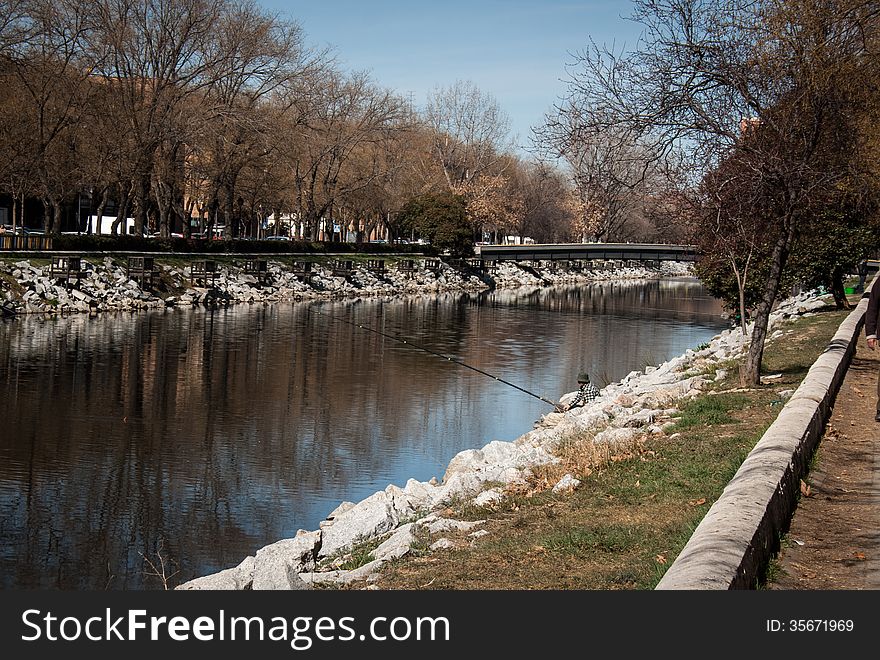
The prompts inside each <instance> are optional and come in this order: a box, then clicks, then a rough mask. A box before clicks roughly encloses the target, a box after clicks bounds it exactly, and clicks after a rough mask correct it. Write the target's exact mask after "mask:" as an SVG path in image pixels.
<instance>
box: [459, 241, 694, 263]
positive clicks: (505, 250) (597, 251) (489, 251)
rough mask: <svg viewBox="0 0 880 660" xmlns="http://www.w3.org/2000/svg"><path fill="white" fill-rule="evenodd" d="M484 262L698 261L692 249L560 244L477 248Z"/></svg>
mask: <svg viewBox="0 0 880 660" xmlns="http://www.w3.org/2000/svg"><path fill="white" fill-rule="evenodd" d="M475 249H476V254H477V256H478V257H479V258H480V259H481V260H483V261H555V260H566V261H568V260H586V259H590V260H592V259H603V260H610V261H696V259H697V249H696V247H694V246H692V245H665V244H651V243H557V244H535V243H532V244H527V245H477V246H476V248H475Z"/></svg>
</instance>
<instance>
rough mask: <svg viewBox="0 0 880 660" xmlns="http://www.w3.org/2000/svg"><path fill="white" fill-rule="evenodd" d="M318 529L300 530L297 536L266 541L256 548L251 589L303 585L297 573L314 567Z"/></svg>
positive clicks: (319, 544) (290, 587)
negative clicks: (273, 541) (272, 541)
mask: <svg viewBox="0 0 880 660" xmlns="http://www.w3.org/2000/svg"><path fill="white" fill-rule="evenodd" d="M320 547H321V532H320V531H317V532H306V531H303V530H300V531H299V532H297V535H296V537H294V538H292V539H284V540H283V541H278V542H276V543H272V544H271V545H267V546H266V547H264V548H261V549H260V550H258V551H257V556H256V558H255V566H254V582H253V589H254V591H259V590H285V589H303V588H305V585H304V583H303V581H302V580H301V579H300V578H299V574H300V573H305V572H308V571H311V570H314V568H315V563H316V561H317V555H318V550H319V549H320Z"/></svg>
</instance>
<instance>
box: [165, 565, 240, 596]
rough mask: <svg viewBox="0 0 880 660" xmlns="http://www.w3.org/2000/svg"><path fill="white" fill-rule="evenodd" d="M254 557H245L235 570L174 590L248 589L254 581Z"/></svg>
mask: <svg viewBox="0 0 880 660" xmlns="http://www.w3.org/2000/svg"><path fill="white" fill-rule="evenodd" d="M254 562H255V559H254V557H247V558H245V560H244V561H243V562H241V563H240V564H239V565H238V566H236V567H235V568H227V569H226V570H225V571H220V572H219V573H214V574H212V575H205V576H204V577H199V578H196V579H195V580H190V581H189V582H184V583H183V584H181V585H179V586H177V587H176V588H175V590H180V591H220V590H226V591H229V590H234V591H243V590H246V589H250V588H251V585H252V584H253V581H254Z"/></svg>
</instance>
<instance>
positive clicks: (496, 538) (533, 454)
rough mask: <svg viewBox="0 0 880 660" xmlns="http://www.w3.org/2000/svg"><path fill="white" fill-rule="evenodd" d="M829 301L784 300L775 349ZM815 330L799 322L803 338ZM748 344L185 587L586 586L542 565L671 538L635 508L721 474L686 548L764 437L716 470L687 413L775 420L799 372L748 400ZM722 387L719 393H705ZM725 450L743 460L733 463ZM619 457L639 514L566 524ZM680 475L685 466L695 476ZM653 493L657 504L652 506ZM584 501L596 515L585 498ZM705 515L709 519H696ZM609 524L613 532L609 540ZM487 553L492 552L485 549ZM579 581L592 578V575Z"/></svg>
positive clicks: (738, 338)
mask: <svg viewBox="0 0 880 660" xmlns="http://www.w3.org/2000/svg"><path fill="white" fill-rule="evenodd" d="M826 304H827V302H826V300H821V299H817V298H816V297H814V296H810V295H801V296H798V297H796V298H794V299H791V300H789V301H786V302H785V303H783V304H782V305H780V306H779V307H778V308H777V310H776V311H775V312H774V314H773V316H772V318H771V332H772V335H771V336H772V337H773V339H772V340H771V344H770V348H769V349H768V355H769V354H770V351H771V350H772V347H773V346H774V345H775V340H779V339H781V338H783V337H786V341H785V342H780V344H782V345H786V344H789V340H791V339H792V337H791V335H792V334H793V333H794V332H795V331H794V330H793V329H790V328H785V329H783V328H782V327H781V324H782V323H783V322H784V321H786V320H787V319H790V318H792V317H796V316H806V315H814V314H815V312H816V311H817V310H820V309H824V308H825V307H826ZM823 316H824V315H823ZM810 318H812V317H811V316H807V319H810ZM805 320H806V319H805ZM801 322H803V321H801ZM803 334H805V333H803V332H801V331H798V333H797V334H796V335H795V336H796V337H800V336H801V335H803ZM806 334H809V333H806ZM819 343H821V341H819ZM745 345H746V341H745V339H744V338H743V336H742V335H741V334H740V333H739V332H738V331H733V332H731V331H725V332H723V333H721V334H720V335H717V336H716V337H715V338H713V339H712V340H711V341H710V342H708V343H707V344H706V345H704V346H701V347H699V348H698V349H697V350H689V351H687V352H686V353H685V354H684V355H682V356H680V357H677V358H675V359H673V360H670V361H668V362H666V363H664V364H662V365H659V366H657V367H648V368H646V369H645V371H643V372H632V373H630V374H629V375H628V376H627V377H626V378H624V379H623V380H622V381H620V382H619V383H614V384H611V385H609V386H608V387H606V388H604V390H603V391H602V396H601V397H600V399H598V400H597V401H596V402H594V403H593V404H592V405H589V406H587V407H584V408H578V409H575V410H573V411H570V412H569V413H565V414H560V413H550V414H548V415H546V416H545V417H543V418H542V419H541V420H540V421H539V423H537V424H536V427H535V428H534V429H533V430H532V431H530V432H528V433H526V434H524V435H523V436H521V437H520V438H518V439H517V440H515V441H514V442H491V443H489V444H488V445H486V446H484V447H482V448H481V449H479V450H476V449H474V450H467V451H463V452H460V453H459V454H458V455H457V456H456V457H455V458H453V460H452V461H451V462H450V463H449V466H448V468H447V470H446V474H445V475H444V478H443V479H442V480H440V481H438V480H436V479H435V480H431V481H430V482H418V481H415V480H410V481H409V482H407V484H406V485H405V487H404V488H398V487H396V486H389V487H387V488H386V489H385V490H384V491H379V492H377V493H374V494H373V495H372V496H370V497H368V498H366V499H365V500H362V501H361V502H359V503H351V502H344V503H342V504H341V505H340V506H339V507H338V508H337V509H336V510H334V511H333V512H331V513H330V514H329V515H328V516H327V518H326V520H325V521H323V522H322V523H321V525H320V526H319V529H317V530H312V531H307V530H301V531H300V532H299V533H298V534H297V536H296V537H295V538H293V539H286V540H282V541H279V542H277V543H275V544H272V545H269V546H266V547H265V548H262V549H261V550H259V551H258V552H257V553H256V554H255V556H252V557H248V558H246V559H245V560H244V561H243V562H242V563H241V564H240V565H239V566H237V567H234V568H231V569H228V570H226V571H222V572H220V573H218V574H214V575H211V576H205V577H202V578H197V579H195V580H192V581H190V582H188V583H185V584H183V585H181V586H180V587H178V588H181V589H217V588H222V589H249V588H252V589H266V588H270V589H278V588H281V589H288V588H306V587H308V586H312V587H326V586H335V587H339V586H341V585H362V584H365V583H367V582H375V583H377V585H378V586H379V587H384V588H427V587H431V588H522V587H523V586H537V587H538V588H560V587H571V586H576V585H573V583H572V581H571V579H570V577H569V578H566V579H562V580H561V581H559V582H555V583H554V582H553V581H550V582H545V581H541V582H539V583H538V584H537V585H533V583H532V582H530V580H532V578H529V577H528V576H529V575H532V574H533V573H534V571H535V570H536V567H539V566H540V567H542V568H543V569H548V568H549V569H551V570H556V572H557V574H558V576H560V577H561V576H565V575H568V576H571V575H573V574H571V573H570V572H569V571H565V570H563V571H562V572H561V573H560V572H559V571H560V567H564V566H566V565H569V564H571V561H572V557H571V556H567V555H566V552H568V551H571V553H574V555H575V556H577V557H578V558H579V559H583V561H584V562H588V563H589V562H591V561H592V559H591V556H592V555H594V554H595V552H591V548H592V549H595V548H596V546H597V544H598V546H600V547H608V548H612V549H614V548H618V549H619V546H620V544H621V543H625V542H626V541H627V539H629V540H635V542H636V543H637V544H639V545H640V546H644V545H648V544H649V542H648V540H647V539H654V540H657V541H659V542H660V543H663V542H664V540H666V539H667V536H666V535H665V534H657V533H655V532H656V530H654V533H648V532H650V521H651V519H652V518H654V517H656V515H657V513H656V512H654V513H650V514H649V516H648V517H647V518H646V519H645V520H641V519H639V520H636V519H633V518H632V517H633V516H637V514H638V513H639V512H641V513H648V512H649V511H650V507H645V508H639V507H642V506H643V505H645V504H647V503H651V500H653V499H656V504H660V505H662V507H663V508H664V510H666V509H669V508H670V507H671V506H672V505H671V503H670V502H669V501H667V500H668V498H670V497H673V495H674V497H675V498H680V497H681V496H682V492H683V491H687V490H688V487H689V485H690V483H689V482H690V481H691V480H692V479H691V477H690V476H689V475H688V474H687V471H688V470H689V469H695V470H702V471H708V472H710V473H711V474H712V475H713V479H714V485H713V486H712V487H711V488H708V490H705V492H702V495H696V496H693V497H690V498H689V499H688V500H686V501H685V502H681V501H680V500H678V499H677V500H676V502H677V504H678V509H683V511H684V512H685V513H686V514H687V517H688V519H687V521H686V522H685V526H684V530H685V531H684V532H682V531H681V530H679V532H678V536H679V537H683V538H682V539H680V543H681V545H683V543H684V541H686V540H687V536H688V532H689V530H690V529H692V528H693V525H695V524H696V521H698V520H699V518H700V517H702V515H703V514H704V513H705V510H706V508H707V507H708V505H709V504H711V501H713V500H714V498H715V497H717V494H718V493H720V490H721V489H722V488H723V485H724V483H726V481H725V480H726V479H729V477H730V476H731V475H732V471H730V470H731V469H732V470H734V471H735V469H736V467H738V465H739V462H741V461H742V459H743V457H744V455H745V453H744V452H747V451H748V449H747V448H745V446H746V445H748V444H749V442H751V444H752V445H753V444H754V441H756V439H757V437H759V436H760V434H758V436H757V437H755V438H752V437H751V436H750V435H749V434H745V436H743V434H738V435H737V434H734V435H737V437H738V440H737V441H735V442H727V441H725V438H726V437H725V436H720V437H721V445H722V446H721V447H712V448H706V447H705V446H703V447H701V449H702V450H703V451H699V452H698V454H699V456H700V457H702V460H703V461H704V462H706V463H708V465H705V466H702V467H699V468H696V467H693V466H690V467H689V466H688V461H690V459H691V458H693V452H694V450H695V447H700V445H701V443H699V442H696V441H693V439H692V438H690V437H689V434H690V433H691V432H692V429H691V426H693V427H696V426H699V424H692V425H691V426H688V424H687V422H684V421H682V418H685V419H687V418H688V415H690V416H691V417H693V416H694V415H696V416H697V417H698V418H699V417H700V416H701V415H702V416H705V415H704V413H703V412H700V411H701V410H702V408H701V405H702V404H699V403H698V402H699V401H700V400H701V399H702V398H703V397H704V396H705V397H711V399H712V401H713V404H712V405H710V406H709V408H710V410H715V412H717V413H718V414H717V415H716V416H715V417H712V416H711V415H710V417H712V418H713V419H716V418H717V419H721V420H727V419H728V417H727V415H728V413H729V412H730V411H733V410H753V411H760V412H761V413H762V414H763V413H766V414H767V415H772V414H774V413H775V412H777V411H778V407H777V406H778V405H779V404H780V403H781V402H782V401H783V400H784V398H785V397H786V396H787V395H790V393H791V391H793V388H792V387H791V385H792V384H793V383H790V382H789V380H790V379H789V378H788V375H787V374H780V376H779V378H778V379H773V378H771V379H768V381H767V382H768V385H767V387H766V388H764V389H762V390H761V392H760V397H763V398H762V400H761V401H758V400H755V401H753V402H752V404H749V403H748V402H749V401H750V399H749V398H748V397H749V393H748V392H745V393H743V392H737V391H736V390H737V388H732V387H731V386H730V385H731V382H732V380H733V378H734V376H733V371H734V369H733V367H734V365H735V362H736V360H737V359H738V358H739V357H741V355H742V353H743V350H744V348H745ZM823 345H824V344H823ZM816 350H817V351H820V350H821V349H820V348H818V349H816ZM806 355H808V352H807V351H805V350H804V347H803V346H800V348H799V351H798V352H797V353H796V356H797V359H802V358H803V357H804V356H806ZM768 364H771V362H768ZM808 366H809V365H806V367H808ZM806 367H805V368H806ZM771 368H772V367H771ZM804 373H805V371H804ZM731 390H734V391H733V392H731ZM708 392H716V394H704V393H708ZM717 392H721V394H720V395H719V394H717ZM568 396H571V395H568ZM563 400H565V398H564V399H563ZM713 406H714V407H713ZM694 407H695V408H696V412H695V410H694ZM716 408H717V410H716ZM713 414H714V413H713ZM733 414H736V413H733ZM717 419H716V421H717ZM759 421H760V420H759ZM764 423H765V422H764V421H760V424H764ZM766 423H769V421H767V422H766ZM760 424H759V425H760ZM689 429H691V430H689ZM707 436H708V437H707V441H718V440H719V435H718V428H717V427H716V428H710V429H709V433H708V434H707ZM739 436H743V437H739ZM682 438H684V441H683V440H682ZM702 444H705V443H702ZM675 447H678V449H674V448H675ZM722 450H724V452H726V453H731V452H732V455H731V456H728V457H727V458H723V457H721V456H720V453H722ZM677 452H678V453H677ZM716 457H717V458H719V460H718V461H716V460H715V458H716ZM685 458H687V460H684V459H685ZM727 463H730V465H729V466H728V465H727ZM618 465H621V466H623V465H629V466H630V468H633V466H634V472H635V473H636V476H635V479H627V480H626V481H625V482H621V483H606V486H607V487H608V488H610V489H611V490H612V492H610V493H608V494H609V496H610V499H609V500H607V502H606V504H607V503H612V502H613V504H609V506H612V507H619V508H618V513H619V514H620V515H622V516H630V518H631V519H630V520H629V522H619V521H618V522H615V523H609V524H608V526H607V528H603V529H604V532H602V531H601V530H600V531H599V532H597V531H596V530H595V529H593V530H591V529H589V527H588V528H585V529H584V528H580V527H578V526H577V525H574V524H573V523H568V522H566V520H567V518H566V517H563V518H561V519H559V520H558V521H557V522H558V523H560V524H556V522H552V521H554V520H557V516H558V514H560V513H563V512H564V510H565V509H566V508H569V507H574V505H573V504H572V503H573V502H575V501H577V500H580V499H584V500H587V501H589V502H590V506H589V507H588V509H587V510H588V515H587V518H588V519H589V518H590V517H591V516H592V517H595V516H596V515H597V511H596V509H595V506H596V502H593V501H591V500H592V498H591V494H595V493H596V492H597V491H595V490H594V488H593V487H594V485H595V483H593V482H594V481H596V480H601V479H602V478H603V476H604V475H606V474H607V472H608V470H607V468H608V466H618ZM645 465H650V467H651V468H652V469H653V470H656V471H657V472H658V473H659V474H663V475H667V476H668V475H669V474H670V473H671V474H672V475H673V476H672V477H671V479H672V482H673V483H672V484H667V486H668V487H669V488H671V489H672V490H673V491H674V493H673V494H669V493H665V494H662V496H661V495H660V494H658V492H653V493H652V492H650V491H651V489H652V486H651V480H650V478H649V477H648V476H647V473H646V475H645V476H641V475H640V471H641V470H643V469H644V466H645ZM670 468H674V470H670ZM649 471H650V470H649ZM680 471H684V473H685V474H684V476H682V474H681V472H680ZM630 476H631V475H630ZM591 480H592V481H591ZM633 481H634V482H635V483H632V482H633ZM588 482H589V483H588ZM680 482H684V483H680ZM585 484H587V485H586V486H585ZM703 485H704V484H703V482H702V481H699V482H697V483H695V484H694V487H696V488H697V489H698V490H700V491H703V490H704V489H703ZM642 488H644V490H642ZM621 489H623V491H624V492H621ZM713 489H714V490H717V491H718V493H714V490H713ZM572 493H574V496H572V495H571V494H572ZM614 493H616V495H615V494H614ZM643 496H644V497H646V498H647V500H645V501H643V499H642V498H643ZM532 507H537V508H536V509H535V510H534V512H535V515H536V516H537V517H538V519H540V520H541V521H543V523H544V524H548V525H549V527H548V530H547V531H548V532H549V531H550V530H551V529H552V530H554V533H556V532H558V535H557V536H553V535H552V534H551V535H550V536H549V537H548V539H547V542H546V544H542V543H540V542H539V543H537V544H535V539H536V538H539V537H540V534H539V535H538V537H536V536H535V535H534V534H533V533H531V532H534V531H535V530H534V529H532V523H533V522H534V520H532V517H531V516H530V515H529V514H527V513H526V509H529V510H531V508H532ZM633 507H636V508H633ZM574 508H576V509H577V510H578V511H581V513H583V508H582V507H580V506H578V507H574ZM673 508H674V507H673ZM600 513H602V512H601V511H600ZM603 515H604V514H603ZM695 516H697V517H696V518H695V520H691V519H692V518H694V517H695ZM600 518H601V516H600ZM600 518H597V522H598V520H599V519H600ZM518 530H519V531H518ZM529 530H531V532H530V531H529ZM523 532H525V537H524V538H525V539H530V540H527V541H526V542H527V543H529V544H530V545H529V546H528V548H523V547H521V546H520V545H518V544H512V543H511V542H510V541H509V538H510V535H511V534H512V535H514V536H516V535H517V534H522V533H523ZM606 533H608V534H611V536H612V537H613V538H611V539H609V538H606V537H607V535H608V534H606ZM603 534H604V536H603ZM615 539H616V540H615ZM603 544H604V545H603ZM665 545H669V546H670V548H671V549H666V548H665V547H664V549H663V551H662V552H658V553H657V554H656V556H652V557H651V563H649V568H650V570H651V571H653V572H655V573H656V572H658V571H657V567H662V566H663V565H665V563H666V562H669V561H671V559H672V558H674V553H675V550H674V547H673V546H674V544H671V543H670V544H665ZM499 547H501V548H505V547H506V548H508V550H509V552H507V554H505V553H504V552H501V553H500V555H499V552H498V548H499ZM493 548H494V549H493ZM566 548H568V550H566ZM679 549H680V547H679ZM484 551H485V552H488V554H487V555H479V553H480V552H484ZM472 553H476V554H472ZM548 553H549V554H548ZM612 554H613V555H614V556H618V555H620V556H623V555H624V554H625V553H620V552H617V551H616V550H615V552H614V553H612ZM554 555H560V556H554ZM475 557H476V558H475ZM472 558H475V559H473V561H474V563H473V564H471V563H470V562H471V559H472ZM660 558H662V561H661V559H660ZM560 559H561V563H560V561H559V560H560ZM502 560H503V561H502ZM655 560H656V561H655ZM493 562H494V563H493ZM523 562H525V563H523ZM380 569H382V570H380ZM578 574H580V573H578ZM585 575H586V574H585ZM401 576H403V577H401ZM657 579H659V576H657ZM584 580H586V577H585V578H584ZM578 584H579V585H583V580H580V581H579V582H578ZM615 584H616V585H617V586H616V587H615V586H614V585H615ZM645 585H646V583H645V582H644V581H643V580H641V578H639V579H629V580H623V582H620V583H616V582H614V581H613V580H612V582H611V586H609V585H608V584H607V583H606V584H605V585H604V586H601V587H596V586H594V587H592V588H620V587H627V586H629V587H633V586H635V587H640V586H645ZM373 586H376V585H373Z"/></svg>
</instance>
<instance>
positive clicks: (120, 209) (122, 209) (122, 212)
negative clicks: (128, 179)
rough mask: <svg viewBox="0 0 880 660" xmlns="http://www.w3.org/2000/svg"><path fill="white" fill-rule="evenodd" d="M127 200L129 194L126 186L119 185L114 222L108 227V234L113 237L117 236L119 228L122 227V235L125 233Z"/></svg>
mask: <svg viewBox="0 0 880 660" xmlns="http://www.w3.org/2000/svg"><path fill="white" fill-rule="evenodd" d="M128 200H129V192H128V186H126V185H123V184H119V200H118V202H117V203H118V206H117V207H116V220H114V221H113V224H112V225H110V233H111V234H112V235H113V236H118V235H119V226H120V225H122V228H123V229H122V233H123V234H125V233H126V225H127V224H128V223H127V222H126V219H127V218H128Z"/></svg>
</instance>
